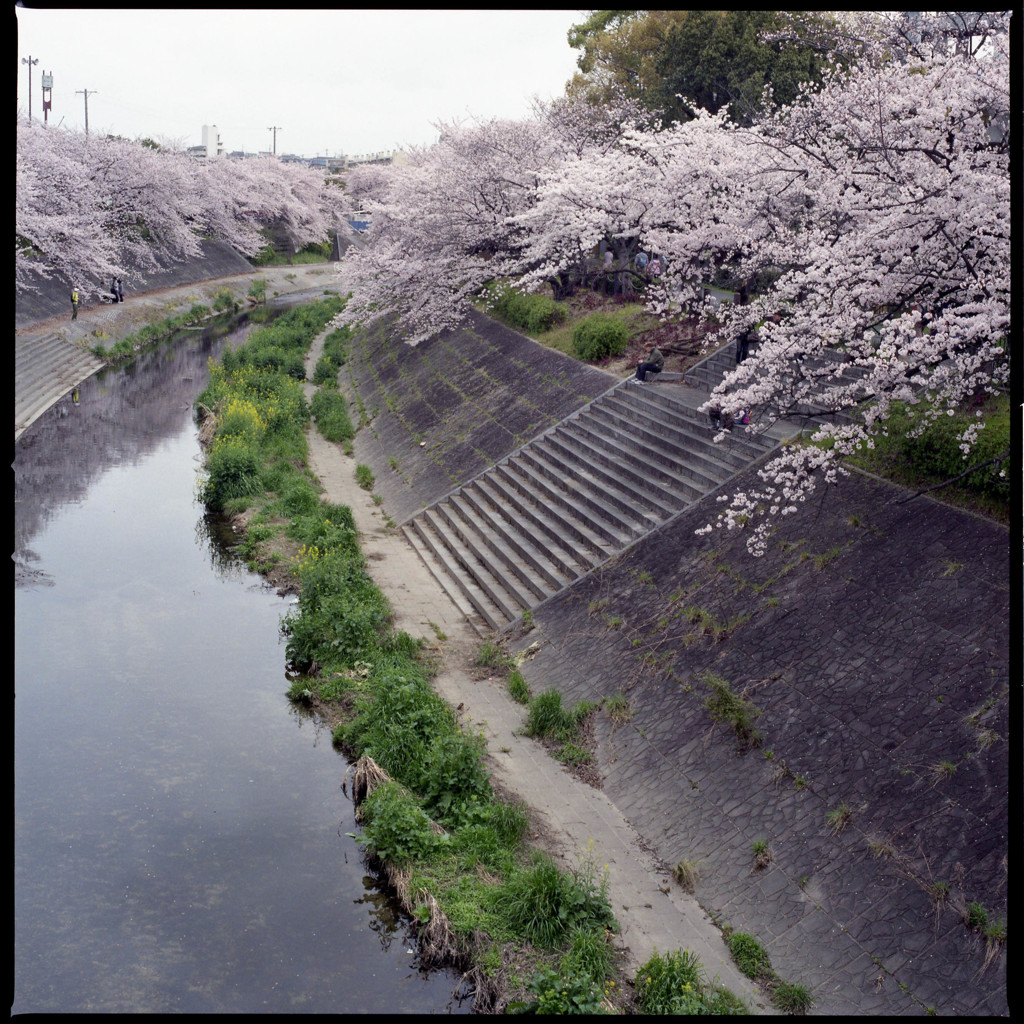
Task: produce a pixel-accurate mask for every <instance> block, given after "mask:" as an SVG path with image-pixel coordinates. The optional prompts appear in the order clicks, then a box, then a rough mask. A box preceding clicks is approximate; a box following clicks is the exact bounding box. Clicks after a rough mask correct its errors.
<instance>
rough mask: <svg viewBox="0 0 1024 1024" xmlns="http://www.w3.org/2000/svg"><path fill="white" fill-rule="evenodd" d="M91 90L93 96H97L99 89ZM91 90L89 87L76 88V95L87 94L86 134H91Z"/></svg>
mask: <svg viewBox="0 0 1024 1024" xmlns="http://www.w3.org/2000/svg"><path fill="white" fill-rule="evenodd" d="M91 91H92V94H93V96H95V95H96V93H97V92H99V90H98V89H93V90H91ZM89 92H90V90H89V89H76V90H75V95H76V96H81V95H82V94H83V93H84V94H85V134H86V135H88V134H89Z"/></svg>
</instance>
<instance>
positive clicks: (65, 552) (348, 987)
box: [13, 338, 456, 1013]
mask: <svg viewBox="0 0 1024 1024" xmlns="http://www.w3.org/2000/svg"><path fill="white" fill-rule="evenodd" d="M191 340H192V341H193V342H194V341H195V339H194V338H193V339H191ZM213 351H214V345H213V344H209V345H208V344H207V343H206V341H205V340H204V341H203V342H201V343H200V344H198V345H197V344H191V345H179V346H166V347H164V348H162V349H160V350H157V351H156V352H153V353H151V354H150V355H148V356H147V357H145V358H144V359H143V360H142V361H140V363H139V364H137V365H136V366H135V367H133V368H132V370H131V371H130V372H124V373H120V374H107V375H105V377H103V378H101V379H99V380H90V381H88V382H85V383H83V385H82V388H81V395H80V399H79V404H78V405H77V406H74V405H73V403H72V402H71V401H70V399H69V400H67V401H66V402H64V403H62V407H61V408H58V409H56V410H51V412H50V413H48V414H46V415H44V416H43V417H41V418H40V419H39V420H37V421H36V423H35V424H33V426H32V428H30V430H29V431H27V432H26V433H25V434H24V435H23V436H22V438H21V440H20V441H19V443H18V445H17V448H16V459H15V464H14V470H15V484H16V506H15V507H16V517H15V520H16V530H15V541H16V549H15V561H16V563H17V564H19V565H20V566H21V570H22V581H23V582H29V583H33V584H34V585H28V586H26V585H23V586H20V587H18V588H16V591H15V681H16V688H17V698H16V716H15V730H14V739H15V756H14V763H15V829H14V831H15V957H14V964H15V972H14V978H15V985H14V989H15V991H14V998H15V1002H14V1006H13V1012H15V1013H28V1012H50V1013H71V1012H94V1013H138V1012H167V1011H172V1012H194V1013H211V1012H217V1013H224V1012H231V1013H252V1012H257V1013H258V1012H275V1013H293V1012H338V1011H339V1010H342V1009H343V1010H346V1011H348V1012H354V1013H367V1012H399V1013H401V1012H439V1011H442V1010H446V1009H455V1008H456V1007H454V1006H453V1005H452V1001H451V994H450V993H451V988H452V985H453V980H452V979H451V978H449V977H446V976H444V975H441V974H427V973H425V972H421V971H420V970H419V969H418V966H417V964H416V963H415V957H414V956H412V955H410V954H409V953H408V952H407V950H408V949H409V948H411V945H409V944H407V941H406V939H407V936H408V931H407V929H408V927H409V923H408V921H407V920H403V918H402V915H401V914H400V913H399V912H398V910H397V908H396V907H394V906H393V905H391V904H389V901H388V900H387V899H386V898H385V897H383V896H382V895H380V893H379V892H375V891H374V889H373V885H372V883H371V882H369V881H368V879H370V878H371V876H369V875H368V874H367V871H366V868H365V866H364V864H363V861H362V858H361V857H360V856H359V851H358V848H357V847H356V846H355V844H354V842H353V840H352V839H351V838H350V837H349V836H348V835H346V833H348V832H354V831H355V830H356V829H355V823H354V820H353V816H352V807H351V803H350V801H349V799H348V797H347V796H346V795H345V794H344V793H343V791H342V789H341V783H342V779H343V775H344V770H345V761H344V759H343V758H342V757H340V756H339V755H338V754H337V752H336V751H334V749H333V748H332V746H331V744H330V742H329V739H330V734H329V731H327V730H326V729H325V728H324V727H323V726H322V725H320V724H319V723H318V722H317V721H316V720H314V719H311V718H308V717H306V716H304V715H303V713H302V712H300V711H299V710H298V709H293V708H292V706H291V704H290V703H289V702H288V700H287V698H286V697H285V695H284V691H285V689H286V687H287V679H286V678H285V674H284V648H283V646H282V645H281V643H280V639H279V635H278V627H279V624H280V621H281V617H282V616H283V615H284V614H285V613H286V612H287V609H288V608H289V607H290V605H289V602H288V599H285V598H281V597H279V596H278V595H277V594H275V593H274V592H273V591H272V590H270V589H269V588H267V587H265V586H263V585H262V584H261V582H260V580H259V579H258V578H257V577H254V576H252V575H250V574H249V573H248V572H247V571H246V570H245V569H244V566H242V565H240V563H239V562H238V561H236V560H235V559H234V558H233V557H232V555H231V552H230V549H229V548H228V547H226V546H225V545H224V544H223V543H222V542H221V537H220V531H219V527H218V526H217V525H216V524H215V522H214V521H212V520H210V519H209V518H208V517H207V516H205V514H204V512H203V510H202V509H201V507H200V506H198V504H197V503H196V502H195V500H194V493H193V492H194V481H195V476H196V468H197V460H198V457H199V449H198V443H197V441H196V436H195V435H196V429H195V426H194V424H193V423H192V420H191V415H190V406H191V402H192V400H193V398H194V396H195V394H196V393H198V391H199V390H200V389H201V387H202V386H203V384H204V382H205V379H206V378H205V374H206V360H207V358H208V356H209V355H210V354H213ZM146 370H148V371H149V373H147V372H144V371H146ZM149 374H152V375H153V376H155V377H156V378H158V379H156V380H154V379H149ZM185 378H190V379H189V380H188V381H186V379H185ZM161 405H164V406H165V407H164V408H160V406H161ZM167 407H169V408H167ZM44 584H49V585H44ZM385 940H386V941H385Z"/></svg>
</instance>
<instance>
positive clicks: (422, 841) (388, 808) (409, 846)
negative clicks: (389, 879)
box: [356, 782, 443, 867]
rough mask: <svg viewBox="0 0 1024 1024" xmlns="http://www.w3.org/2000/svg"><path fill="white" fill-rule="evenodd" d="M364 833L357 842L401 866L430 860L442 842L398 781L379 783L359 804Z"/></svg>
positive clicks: (428, 819) (421, 809) (424, 814)
mask: <svg viewBox="0 0 1024 1024" xmlns="http://www.w3.org/2000/svg"><path fill="white" fill-rule="evenodd" d="M360 813H361V815H362V825H363V829H364V831H363V834H362V835H361V836H359V837H357V839H356V842H358V843H361V844H362V845H363V846H365V847H366V848H367V849H368V850H369V851H370V852H371V853H372V854H374V855H375V856H377V857H379V858H380V859H381V860H383V861H387V862H388V863H390V864H395V865H397V866H399V867H401V866H403V865H405V864H409V863H410V862H412V861H415V860H429V859H430V857H431V856H432V855H433V854H434V852H435V851H436V850H437V848H438V846H439V845H440V844H441V842H443V840H442V838H441V837H440V836H439V835H438V834H437V833H435V832H434V830H433V827H432V826H431V822H430V818H429V817H427V815H426V813H425V812H424V810H423V808H421V807H420V806H419V804H418V803H417V802H416V800H415V799H414V797H413V796H412V795H411V794H410V793H409V792H408V791H407V790H405V789H403V787H402V786H400V785H399V784H398V783H397V782H385V783H384V784H383V785H380V786H378V787H377V788H376V789H375V790H374V791H373V792H372V793H371V794H370V795H369V796H368V797H367V798H366V799H365V800H364V801H363V803H362V805H361V806H360Z"/></svg>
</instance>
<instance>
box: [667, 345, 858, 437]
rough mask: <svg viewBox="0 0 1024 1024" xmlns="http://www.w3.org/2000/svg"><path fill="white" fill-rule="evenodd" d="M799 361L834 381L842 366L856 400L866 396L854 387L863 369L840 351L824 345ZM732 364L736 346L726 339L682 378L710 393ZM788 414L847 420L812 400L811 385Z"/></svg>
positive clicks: (751, 353) (847, 419)
mask: <svg viewBox="0 0 1024 1024" xmlns="http://www.w3.org/2000/svg"><path fill="white" fill-rule="evenodd" d="M757 349H758V346H757V345H756V344H755V345H752V346H751V347H750V353H749V354H750V355H754V354H755V353H756V352H757ZM803 365H804V370H805V371H806V372H808V373H809V374H815V373H817V374H822V375H824V376H825V377H827V378H828V379H829V380H830V382H832V381H834V377H835V371H836V369H838V368H839V367H840V366H842V372H843V379H844V380H845V381H846V382H847V383H848V384H849V385H851V386H852V387H853V389H854V393H855V395H856V397H857V398H858V400H859V399H863V398H865V397H867V393H866V392H865V391H864V389H862V388H858V387H857V384H858V382H859V381H860V380H862V379H863V377H864V376H865V371H864V370H863V369H862V368H861V367H858V366H854V365H853V364H851V363H846V362H844V358H843V355H842V353H840V352H836V351H834V350H832V349H826V350H825V351H823V352H821V353H820V354H819V355H817V356H815V357H814V358H808V359H807V360H806V361H805V362H804V364H803ZM735 368H736V347H735V345H734V344H732V343H729V344H727V345H724V346H723V347H722V348H720V349H718V350H717V351H715V352H712V353H711V355H710V356H708V357H707V358H706V359H704V360H702V361H701V362H699V363H697V365H696V366H692V367H691V368H690V369H689V370H687V371H686V373H685V374H684V378H685V380H686V383H687V384H689V385H690V386H691V387H693V388H696V389H697V390H699V391H702V392H704V393H710V392H711V391H712V390H713V389H714V388H715V387H716V386H717V385H718V384H719V383H721V381H722V378H723V377H724V376H725V375H726V374H727V373H728V372H729V371H731V370H734V369H735ZM789 415H790V416H791V417H795V416H805V417H827V418H829V419H831V420H834V421H837V422H849V421H850V416H849V414H848V413H844V412H833V411H832V410H830V409H829V408H827V407H826V406H824V405H822V404H820V403H818V402H815V401H814V391H813V389H812V391H811V393H810V395H809V397H808V398H807V399H805V400H804V401H801V402H798V403H796V404H795V405H794V406H793V407H792V408H791V409H790V410H789Z"/></svg>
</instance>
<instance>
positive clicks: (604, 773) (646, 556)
mask: <svg viewBox="0 0 1024 1024" xmlns="http://www.w3.org/2000/svg"><path fill="white" fill-rule="evenodd" d="M489 323H490V321H483V320H481V321H478V320H476V319H474V320H472V321H470V323H469V324H468V325H467V327H466V328H465V329H464V330H462V331H458V332H449V333H448V334H447V335H446V336H445V337H444V344H443V345H442V344H441V343H440V342H439V341H438V340H437V339H434V341H433V342H430V343H427V344H425V345H422V346H419V347H418V348H408V347H406V346H403V345H401V344H400V343H398V342H394V341H393V342H391V343H390V344H389V343H388V342H387V339H386V337H385V336H384V335H383V334H379V333H378V334H377V335H374V336H372V337H362V338H357V339H356V340H355V342H354V343H353V348H352V353H351V357H350V360H349V362H348V363H347V364H346V366H345V367H343V368H342V373H341V382H342V385H343V388H345V389H346V390H347V391H348V394H349V397H350V399H351V400H352V401H354V402H355V403H357V406H358V407H359V408H360V410H361V412H362V413H365V416H366V418H367V419H368V426H366V427H364V428H363V429H362V430H361V431H360V432H359V434H358V435H357V439H356V443H355V450H356V457H357V459H358V460H359V461H362V462H365V463H367V464H368V465H369V466H370V467H371V468H372V469H373V471H374V473H375V475H376V478H377V484H376V490H377V491H378V492H379V493H380V494H381V495H382V496H383V499H384V505H383V508H384V510H385V511H386V512H387V513H388V514H389V515H390V516H391V517H392V518H393V519H394V520H396V521H398V522H401V521H403V520H404V519H406V518H407V517H409V516H410V515H412V514H414V513H415V512H416V511H417V510H418V509H419V508H420V507H422V506H424V505H425V504H428V503H430V502H433V501H436V500H437V499H439V498H440V497H441V496H442V495H444V494H446V493H448V492H449V491H452V490H453V489H455V488H456V487H458V485H459V484H460V483H462V482H465V481H466V480H468V479H469V478H470V477H471V476H474V475H475V474H476V473H478V472H480V471H481V470H482V469H484V468H486V466H487V465H489V464H491V463H493V462H495V461H497V460H498V459H499V458H501V456H502V455H503V454H507V453H508V452H509V451H511V450H512V449H513V448H514V447H516V445H517V444H518V443H520V442H521V440H522V434H523V433H528V432H529V431H530V430H537V429H543V428H544V427H545V426H546V424H547V417H546V415H545V410H548V409H549V406H550V409H549V415H550V416H551V417H559V416H564V415H566V414H567V413H566V408H564V407H563V406H568V407H578V406H580V405H582V404H584V403H586V402H588V401H589V400H591V399H592V398H593V397H595V396H596V394H597V393H600V391H601V390H602V388H603V387H604V386H605V385H606V384H607V383H608V378H607V375H604V374H598V375H597V376H595V371H593V370H592V369H590V368H587V367H583V366H579V365H578V364H577V365H576V366H575V367H573V366H572V365H571V361H569V362H567V363H566V362H559V364H558V369H557V371H555V370H554V367H545V368H542V363H543V361H542V360H540V357H539V356H536V355H535V356H534V357H533V360H532V361H531V357H530V356H529V355H528V353H529V352H530V351H531V346H533V345H534V343H532V342H530V341H529V340H527V339H522V338H520V337H519V336H518V335H514V333H513V332H506V331H505V329H504V328H500V329H498V328H496V327H495V328H489V327H486V326H485V324H489ZM510 336H511V338H515V339H518V340H511V338H510ZM545 358H549V356H545ZM482 365H485V366H489V367H490V373H491V376H490V378H488V377H487V376H486V375H483V376H482V375H481V373H480V367H481V366H482ZM496 367H502V368H504V369H503V372H502V373H495V368H496ZM506 371H507V372H506ZM499 377H500V378H502V383H501V386H500V387H499V385H498V378H499ZM506 377H507V380H505V378H506ZM555 381H558V382H559V386H558V387H557V388H554V387H553V384H554V382H555ZM545 382H549V383H550V384H551V385H552V389H551V390H547V391H546V390H545V386H544V384H545ZM670 387H672V385H671V384H660V385H658V388H659V389H663V388H670ZM570 395H571V396H572V397H571V398H570V397H568V396H570ZM520 403H532V405H533V406H535V408H536V410H537V411H536V412H535V413H534V414H532V416H531V417H526V419H529V423H528V424H526V425H525V426H524V427H523V428H521V429H519V428H516V427H515V426H514V424H515V423H516V422H517V419H516V416H517V410H518V409H519V404H520ZM356 416H357V412H356V410H355V409H354V410H353V418H354V419H355V418H356ZM524 423H525V420H524ZM500 428H507V429H505V432H504V433H502V430H501V429H500ZM636 456H637V459H638V460H639V461H642V459H643V453H642V452H637V453H636ZM756 472H757V466H756V465H751V467H750V468H749V469H748V470H747V471H746V473H745V475H741V476H740V477H738V478H737V479H735V480H734V481H732V482H731V483H730V488H732V487H735V488H736V489H739V490H744V489H750V488H752V487H755V486H756V485H757V483H758V479H757V476H756ZM908 496H909V495H908V492H906V491H905V490H903V489H901V488H898V487H894V486H892V485H890V484H888V483H885V482H882V481H879V480H877V479H875V478H872V477H870V476H867V475H863V474H854V475H853V476H852V477H851V478H849V479H847V480H844V481H843V483H842V485H841V486H840V487H838V488H834V489H824V488H823V489H822V491H821V492H819V494H818V495H817V496H816V497H815V504H814V507H813V508H807V509H805V510H804V511H803V513H802V514H801V515H800V516H795V517H792V518H790V519H786V520H783V521H782V522H780V524H779V528H778V530H777V531H776V532H775V534H774V535H773V537H772V541H771V544H770V546H769V551H768V554H767V555H765V557H763V558H761V559H753V558H752V557H751V556H749V555H748V554H747V552H746V550H745V548H744V539H745V538H744V536H743V535H742V534H735V533H729V532H727V531H722V530H715V531H712V533H711V534H709V535H706V536H698V535H696V534H695V532H694V531H695V529H696V528H697V527H700V526H703V525H704V524H705V523H707V522H708V521H710V520H711V519H712V518H713V515H714V512H715V509H716V507H717V502H716V501H715V497H716V495H714V494H711V495H708V496H707V497H706V498H704V499H702V500H701V501H699V502H698V503H696V504H695V505H693V506H691V507H690V508H688V509H686V510H684V511H683V512H682V513H681V514H679V515H678V516H677V517H676V518H675V519H673V520H672V521H671V522H669V523H667V524H665V525H664V526H662V527H661V528H659V529H657V530H655V531H654V532H652V533H651V534H649V535H648V536H646V537H644V538H643V539H641V540H640V541H638V542H637V543H635V544H634V545H633V546H631V547H630V548H628V549H627V550H626V551H625V552H623V553H622V554H620V555H618V556H616V557H615V558H613V559H612V560H611V561H609V562H608V563H606V564H605V565H604V566H602V567H600V568H598V569H596V570H594V571H592V572H591V573H589V574H588V575H586V576H585V577H583V578H582V579H580V580H578V581H577V582H576V583H574V584H573V585H571V586H569V587H568V588H567V589H565V590H563V591H561V592H560V593H559V594H557V595H555V596H554V597H552V598H550V599H549V600H547V601H545V602H544V603H542V604H541V605H539V606H538V607H536V608H535V609H534V610H533V612H532V622H533V628H532V629H530V631H529V632H526V633H525V635H522V636H518V637H517V631H516V629H515V628H513V629H511V630H510V631H508V632H507V636H508V638H509V639H510V642H511V645H512V647H513V648H525V647H527V646H528V645H530V644H534V643H538V644H539V645H540V648H539V652H538V653H536V655H535V656H534V657H532V658H531V659H530V660H527V661H526V662H525V663H524V664H523V667H522V672H523V674H524V676H525V678H526V680H527V682H528V684H529V685H530V687H531V689H532V691H533V693H535V694H536V693H539V692H542V691H544V690H547V689H551V688H554V689H557V690H558V691H559V692H560V693H562V695H563V697H564V698H565V701H566V703H569V702H574V701H577V700H581V699H586V700H599V699H601V698H602V697H612V696H615V695H620V694H621V695H622V696H623V697H625V698H626V699H627V700H628V702H629V706H630V709H631V717H630V718H629V720H628V722H626V723H624V724H621V725H619V726H618V727H612V726H611V725H610V724H609V721H608V720H607V718H606V716H599V717H598V719H597V723H596V726H595V728H596V742H597V750H596V762H597V763H596V767H597V771H598V774H599V775H600V777H601V779H602V786H603V788H604V791H605V792H606V793H607V794H608V795H609V796H610V797H611V798H612V799H613V801H614V802H615V804H616V805H617V806H618V807H619V809H620V810H621V811H622V812H623V813H624V815H625V816H626V817H627V818H628V819H629V820H630V822H631V823H632V824H633V825H634V826H635V827H636V829H637V830H638V832H639V833H640V834H641V835H642V836H643V837H644V840H645V842H647V843H648V844H649V846H650V848H651V849H652V850H653V851H655V853H656V854H657V855H658V856H659V857H660V858H661V859H662V861H663V863H664V865H665V867H666V872H667V871H668V869H669V868H671V867H672V866H673V865H676V864H678V863H679V862H681V861H686V862H688V863H689V864H691V865H692V866H694V867H695V868H696V870H697V882H696V896H697V898H698V900H699V901H700V902H701V904H702V906H703V907H704V908H705V910H706V911H707V912H708V913H709V914H711V915H712V916H713V917H714V918H715V919H716V920H718V921H719V922H720V923H721V924H723V926H724V925H727V926H729V927H731V928H733V929H735V930H736V931H741V932H748V933H750V934H753V935H754V936H755V937H756V938H757V939H758V940H759V941H760V942H761V943H762V944H763V945H764V946H765V947H766V949H767V950H768V953H769V955H770V957H771V961H772V965H773V967H774V969H775V970H776V971H777V972H778V974H779V975H780V976H781V977H782V978H784V979H786V980H787V981H791V982H798V983H801V984H804V985H806V986H808V988H809V989H810V990H811V991H812V993H813V995H814V998H815V1012H818V1013H828V1014H857V1015H861V1014H897V1013H899V1014H904V1013H906V1014H915V1013H922V1012H926V1011H928V1010H936V1011H937V1012H939V1013H958V1014H1005V1013H1006V1012H1007V997H1006V978H1005V970H1006V968H1005V951H1004V949H1003V947H1002V945H1001V944H1000V942H999V934H1000V931H999V923H1000V922H1003V924H1004V926H1005V920H1006V912H1007V895H1006V894H1007V876H1008V861H1007V854H1008V841H1007V831H1008V824H1007V822H1008V804H1007V791H1008V774H1009V771H1008V764H1009V757H1008V746H1007V740H1008V735H1009V685H1010V681H1009V667H1008V662H1009V659H1008V649H1009V611H1008V609H1009V562H1008V553H1009V545H1008V532H1007V530H1006V529H1004V528H1003V527H1001V526H999V525H998V524H994V523H991V522H989V521H987V520H984V519H981V518H978V517H975V516H972V515H969V514H967V513H964V512H961V511H958V510H955V509H952V508H949V507H947V506H945V505H942V504H940V503H938V502H935V501H930V500H928V499H924V498H919V499H915V500H913V501H910V502H907V501H906V500H905V499H906V498H908ZM513 638H515V639H513ZM755 844H758V848H759V849H760V847H761V844H763V845H764V849H765V852H766V853H767V859H765V858H762V859H761V860H760V861H758V860H756V859H755V853H754V849H755ZM972 905H973V906H975V907H982V908H984V913H985V916H986V918H987V920H988V922H989V926H990V927H989V935H988V936H986V934H985V932H984V931H983V930H982V929H979V928H976V927H969V926H968V920H969V915H970V908H971V906H972ZM1004 934H1005V933H1004Z"/></svg>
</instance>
